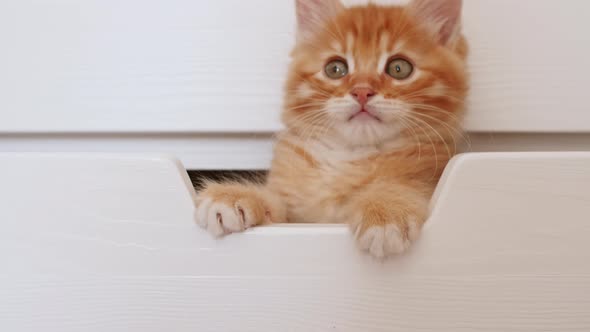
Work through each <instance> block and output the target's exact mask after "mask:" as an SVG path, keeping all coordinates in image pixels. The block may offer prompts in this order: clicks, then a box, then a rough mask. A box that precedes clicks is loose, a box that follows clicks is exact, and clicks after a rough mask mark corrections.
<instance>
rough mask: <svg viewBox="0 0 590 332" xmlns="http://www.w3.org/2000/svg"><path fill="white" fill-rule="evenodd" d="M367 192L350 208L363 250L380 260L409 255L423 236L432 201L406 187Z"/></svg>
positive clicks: (358, 242) (353, 229) (359, 243)
mask: <svg viewBox="0 0 590 332" xmlns="http://www.w3.org/2000/svg"><path fill="white" fill-rule="evenodd" d="M380 189H381V190H379V189H377V188H374V190H367V191H366V192H364V193H362V194H360V195H359V196H358V197H357V198H356V199H354V200H353V201H352V202H351V203H350V205H349V206H348V207H347V211H349V214H348V215H349V216H352V219H351V220H350V226H351V228H352V231H353V233H354V236H355V238H356V241H357V244H358V246H359V247H360V249H361V250H363V251H367V252H369V253H370V254H371V255H373V256H375V257H377V258H383V257H387V256H391V255H397V254H401V253H403V252H405V251H406V250H407V249H408V248H409V247H410V245H411V243H412V242H413V241H415V240H416V239H417V238H418V236H419V235H420V230H421V228H422V226H423V225H424V222H425V221H426V216H427V206H428V199H429V197H428V196H427V195H425V194H422V193H420V192H419V191H417V190H415V189H412V188H409V187H404V186H397V187H396V186H393V187H391V186H390V187H389V188H387V187H385V186H384V187H383V188H380Z"/></svg>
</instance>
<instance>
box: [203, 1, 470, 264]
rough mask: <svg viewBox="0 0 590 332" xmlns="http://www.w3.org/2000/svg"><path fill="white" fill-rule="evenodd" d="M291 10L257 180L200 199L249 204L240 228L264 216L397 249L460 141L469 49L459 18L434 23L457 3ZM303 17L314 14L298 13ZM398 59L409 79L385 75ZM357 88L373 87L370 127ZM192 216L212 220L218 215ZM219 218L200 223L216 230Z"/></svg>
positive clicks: (367, 246) (325, 4)
mask: <svg viewBox="0 0 590 332" xmlns="http://www.w3.org/2000/svg"><path fill="white" fill-rule="evenodd" d="M297 4H298V10H299V12H298V14H299V25H300V26H299V33H298V42H297V45H296V46H295V48H294V50H293V53H292V57H293V61H292V64H291V66H290V71H289V76H288V78H287V84H286V96H285V109H284V111H283V116H282V118H283V122H284V123H285V125H286V128H287V129H286V130H285V131H284V132H283V133H281V134H280V135H279V140H278V142H277V144H276V147H275V158H274V161H273V164H272V168H271V171H270V174H269V177H268V181H267V184H266V185H265V186H264V187H260V186H254V185H250V186H248V185H236V184H211V185H209V186H207V187H206V189H205V190H204V191H202V192H201V193H200V195H199V200H200V201H201V202H202V201H208V202H215V203H220V204H225V205H226V206H229V207H230V208H231V209H233V210H234V211H237V212H234V213H236V214H237V215H238V217H239V214H240V213H241V212H240V209H242V210H243V209H249V211H250V212H248V213H249V215H251V216H252V217H251V219H252V218H254V219H255V220H252V221H249V222H250V224H248V225H245V226H244V227H242V228H241V229H244V228H247V227H248V226H253V225H257V224H262V223H264V222H267V221H272V222H278V221H281V222H307V223H318V222H328V223H344V222H347V223H349V224H350V225H351V227H352V228H353V231H354V233H355V236H356V238H357V241H358V244H359V246H360V247H361V248H362V249H363V250H367V251H369V252H370V253H372V254H373V255H374V256H377V257H383V256H387V255H391V254H398V253H401V252H403V251H404V250H405V249H407V248H408V246H409V244H410V242H411V241H413V240H415V239H416V237H417V236H418V233H419V229H420V228H421V227H422V225H423V223H424V222H425V220H426V218H427V204H428V201H429V199H430V197H431V195H432V192H433V190H434V188H435V186H436V183H437V182H438V180H439V178H440V176H441V174H442V171H443V169H444V167H445V166H446V164H447V163H448V161H449V160H450V158H452V157H453V155H454V154H455V153H456V150H457V141H458V140H459V139H461V138H462V137H463V136H462V135H463V134H462V132H461V128H460V124H461V120H462V117H463V111H464V102H465V98H466V95H467V92H468V77H467V71H466V57H467V50H468V48H467V43H466V41H465V39H464V38H463V37H462V36H461V35H460V33H458V31H459V27H460V26H459V19H458V16H457V17H448V19H447V17H446V16H444V15H452V14H453V13H454V14H456V11H457V9H460V5H461V1H460V0H413V2H412V3H411V4H410V5H408V6H406V7H399V6H378V5H373V4H371V5H367V6H362V7H353V8H344V7H343V6H342V5H340V3H339V2H338V0H322V1H320V0H297ZM441 4H442V5H441ZM457 6H458V7H457ZM418 9H419V10H420V11H418ZM313 10H316V11H319V12H316V13H308V11H313ZM449 13H450V14H449ZM307 15H312V16H311V17H313V18H314V19H313V20H311V19H309V17H310V16H307ZM437 15H442V16H437ZM445 19H447V20H445ZM318 20H320V21H319V22H318ZM441 22H442V23H441ZM398 56H401V57H403V58H404V59H406V60H409V61H410V62H411V63H412V64H413V65H414V67H415V71H414V73H413V74H412V76H410V78H409V79H408V80H405V81H397V80H395V79H394V78H392V77H391V76H389V75H387V73H386V72H385V68H384V67H385V64H386V61H387V60H388V59H390V58H392V57H398ZM335 58H338V59H342V60H343V61H346V62H348V64H349V67H350V68H349V69H350V73H349V74H348V75H347V76H345V77H343V78H342V79H339V80H334V79H330V78H328V77H326V74H325V73H324V67H325V66H326V63H328V62H329V61H331V60H333V59H335ZM359 87H361V88H363V89H370V90H372V91H375V94H376V96H374V97H371V98H372V99H370V101H369V103H368V104H367V107H371V110H374V112H375V114H377V115H378V118H379V120H378V121H377V120H373V119H369V120H366V119H360V120H358V119H356V118H354V117H351V115H353V114H354V113H355V112H356V111H357V109H358V107H359V106H358V103H357V102H355V101H354V98H352V97H351V96H350V94H351V91H352V90H353V89H355V88H359ZM359 103H360V101H359ZM343 105H344V106H343ZM350 112H352V113H350ZM246 202H247V203H246ZM208 209H209V210H210V209H211V207H208ZM231 209H230V210H231ZM198 210H199V211H200V213H201V215H202V216H205V215H215V216H216V217H217V219H219V220H218V221H219V222H222V221H223V220H222V219H223V217H224V213H227V211H221V212H219V211H218V213H209V214H208V213H205V212H204V208H202V207H201V206H199V208H198ZM269 215H271V216H272V217H273V218H271V219H272V220H269V218H268V216H269ZM203 218H205V219H206V220H203ZM229 218H234V219H235V216H230V217H229ZM240 218H242V220H241V221H242V223H244V224H246V221H244V220H243V217H240ZM238 219H239V218H238ZM218 221H216V220H212V218H211V217H202V218H201V219H200V222H201V223H202V224H203V225H204V226H205V227H213V228H215V229H217V231H218V232H219V228H218V227H217V228H216V227H215V225H216V223H217V224H219V222H218ZM241 229H238V230H241ZM232 231H233V230H231V229H229V230H228V229H225V233H229V232H232ZM217 235H219V234H217Z"/></svg>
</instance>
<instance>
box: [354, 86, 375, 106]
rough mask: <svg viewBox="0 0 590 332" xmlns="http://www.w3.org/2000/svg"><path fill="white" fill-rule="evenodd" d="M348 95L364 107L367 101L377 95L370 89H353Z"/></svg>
mask: <svg viewBox="0 0 590 332" xmlns="http://www.w3.org/2000/svg"><path fill="white" fill-rule="evenodd" d="M350 94H351V95H352V96H353V97H354V99H356V100H357V101H358V102H359V103H360V104H361V105H363V106H364V105H366V104H367V102H369V99H371V97H374V96H375V95H376V94H377V93H376V92H375V91H374V90H373V89H371V88H354V89H352V91H350Z"/></svg>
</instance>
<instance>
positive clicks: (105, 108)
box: [0, 0, 590, 133]
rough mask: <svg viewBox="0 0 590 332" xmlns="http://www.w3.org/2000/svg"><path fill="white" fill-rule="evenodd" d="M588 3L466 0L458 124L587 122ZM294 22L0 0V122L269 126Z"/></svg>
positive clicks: (248, 11)
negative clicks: (467, 55)
mask: <svg viewBox="0 0 590 332" xmlns="http://www.w3.org/2000/svg"><path fill="white" fill-rule="evenodd" d="M363 1H365V0H351V1H346V3H347V4H359V3H363ZM380 2H386V3H392V2H395V3H397V2H399V1H380ZM588 10H590V2H588V1H586V0H563V1H554V0H518V1H514V0H478V1H465V15H464V16H465V30H466V33H467V35H468V37H469V39H470V40H471V44H472V63H471V68H472V72H473V92H472V99H471V106H470V111H471V113H470V116H469V118H468V121H467V128H468V129H469V130H470V131H476V132H568V133H573V132H590V112H588V107H587V103H586V98H585V94H586V87H587V86H588V85H589V84H590V76H588V75H586V73H587V72H588V71H589V70H590V60H589V59H590V46H588V45H590V35H588V34H587V33H586V31H588V24H589V23H588V20H587V19H586V16H587V15H586V13H587V12H588ZM269 13H272V15H269ZM293 30H294V13H293V1H290V0H284V1H266V0H249V1H239V0H221V1H208V2H202V1H188V0H171V1H166V2H158V1H147V2H146V1H139V0H127V1H124V2H121V1H117V0H83V1H73V0H53V1H50V2H48V1H44V0H28V1H16V0H12V1H3V2H2V3H0V45H1V48H2V52H1V54H0V72H2V76H1V77H0V109H2V112H3V117H2V121H0V132H3V133H48V132H50V133H79V132H106V133H112V132H134V133H162V132H170V133H187V132H273V131H276V130H278V129H280V128H281V125H280V123H279V120H278V118H279V117H278V115H279V112H280V109H281V93H282V91H281V90H282V81H283V79H284V74H285V71H286V64H287V63H288V52H289V49H290V47H291V46H292V43H293V39H294V34H293Z"/></svg>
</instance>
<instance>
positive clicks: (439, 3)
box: [408, 0, 463, 45]
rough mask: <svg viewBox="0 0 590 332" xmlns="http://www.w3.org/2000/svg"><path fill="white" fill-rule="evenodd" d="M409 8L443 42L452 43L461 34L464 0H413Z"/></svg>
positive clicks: (444, 43) (445, 43)
mask: <svg viewBox="0 0 590 332" xmlns="http://www.w3.org/2000/svg"><path fill="white" fill-rule="evenodd" d="M408 8H409V10H410V13H411V14H412V15H414V17H416V18H418V19H419V20H420V21H421V23H422V24H424V25H425V26H426V27H427V28H428V29H429V30H430V31H431V32H432V34H433V37H435V38H436V39H437V40H438V41H439V42H440V43H441V44H443V45H448V44H452V43H453V42H454V41H455V39H456V38H457V37H458V36H459V35H460V30H461V10H462V8H463V0H412V1H411V2H410V4H409V7H408Z"/></svg>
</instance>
